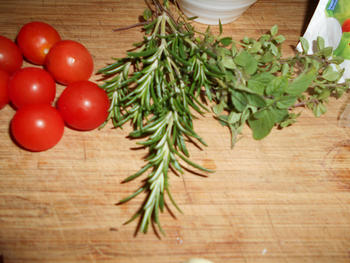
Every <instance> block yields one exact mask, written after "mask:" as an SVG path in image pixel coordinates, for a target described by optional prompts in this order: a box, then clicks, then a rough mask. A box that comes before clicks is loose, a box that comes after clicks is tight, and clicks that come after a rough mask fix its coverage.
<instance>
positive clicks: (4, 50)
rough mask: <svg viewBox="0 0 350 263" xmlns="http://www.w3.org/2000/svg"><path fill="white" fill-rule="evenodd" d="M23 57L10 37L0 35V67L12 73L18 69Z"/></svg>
mask: <svg viewBox="0 0 350 263" xmlns="http://www.w3.org/2000/svg"><path fill="white" fill-rule="evenodd" d="M22 64H23V57H22V53H21V51H20V49H19V48H18V47H17V45H16V44H15V43H14V42H13V41H12V40H10V39H8V38H7V37H4V36H0V69H2V70H5V71H7V72H9V73H13V72H15V71H16V70H18V69H20V68H21V67H22Z"/></svg>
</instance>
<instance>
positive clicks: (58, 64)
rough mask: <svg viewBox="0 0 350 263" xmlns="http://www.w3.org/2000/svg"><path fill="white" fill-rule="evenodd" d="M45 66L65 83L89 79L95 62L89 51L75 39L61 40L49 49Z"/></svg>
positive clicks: (58, 80)
mask: <svg viewBox="0 0 350 263" xmlns="http://www.w3.org/2000/svg"><path fill="white" fill-rule="evenodd" d="M45 66H46V68H47V70H48V71H49V72H50V73H51V74H52V76H53V77H54V79H55V80H56V81H57V82H59V83H61V84H64V85H68V84H70V83H73V82H77V81H81V80H88V79H89V78H90V77H91V75H92V72H93V69H94V63H93V60H92V56H91V54H90V53H89V51H88V50H87V49H86V48H85V46H83V45H82V44H80V43H79V42H76V41H73V40H61V41H59V42H57V43H56V44H55V45H54V46H53V47H52V48H51V49H50V51H49V54H48V55H47V57H46V61H45Z"/></svg>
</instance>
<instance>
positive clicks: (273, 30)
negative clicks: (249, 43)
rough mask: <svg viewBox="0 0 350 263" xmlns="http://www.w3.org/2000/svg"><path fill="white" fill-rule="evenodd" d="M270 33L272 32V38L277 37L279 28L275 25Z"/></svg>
mask: <svg viewBox="0 0 350 263" xmlns="http://www.w3.org/2000/svg"><path fill="white" fill-rule="evenodd" d="M270 32H271V36H276V35H277V33H278V26H277V25H274V26H273V27H272V28H271V30H270Z"/></svg>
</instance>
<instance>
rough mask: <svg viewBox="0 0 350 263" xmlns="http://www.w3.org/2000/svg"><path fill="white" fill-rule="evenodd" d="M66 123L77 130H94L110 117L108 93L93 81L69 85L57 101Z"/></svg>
mask: <svg viewBox="0 0 350 263" xmlns="http://www.w3.org/2000/svg"><path fill="white" fill-rule="evenodd" d="M57 108H58V110H59V112H60V113H61V116H62V118H63V120H64V121H65V123H66V124H67V125H68V126H70V127H71V128H73V129H77V130H83V131H87V130H93V129H95V128H97V127H98V126H100V125H101V124H102V123H103V122H104V121H105V120H106V118H107V117H108V108H109V99H108V96H107V94H106V92H105V91H104V90H103V89H101V88H99V87H98V86H97V84H95V83H93V82H91V81H87V80H85V81H78V82H74V83H72V84H69V85H68V86H67V87H66V88H65V89H64V90H63V92H62V94H61V96H60V97H59V98H58V101H57Z"/></svg>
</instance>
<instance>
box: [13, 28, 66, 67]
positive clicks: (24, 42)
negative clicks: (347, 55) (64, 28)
mask: <svg viewBox="0 0 350 263" xmlns="http://www.w3.org/2000/svg"><path fill="white" fill-rule="evenodd" d="M60 40H61V37H60V35H59V34H58V32H57V31H56V29H54V28H53V27H52V26H51V25H49V24H46V23H44V22H38V21H34V22H30V23H27V24H25V25H24V26H23V27H22V28H21V29H20V31H19V33H18V35H17V45H18V47H19V48H20V50H21V51H22V54H23V56H24V57H25V58H26V59H28V60H29V61H30V62H32V63H34V64H37V65H43V64H44V62H45V57H46V55H47V54H48V53H49V50H50V48H51V47H52V46H53V45H54V44H55V43H56V42H58V41H60Z"/></svg>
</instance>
